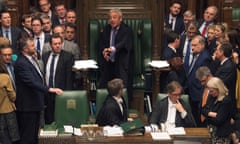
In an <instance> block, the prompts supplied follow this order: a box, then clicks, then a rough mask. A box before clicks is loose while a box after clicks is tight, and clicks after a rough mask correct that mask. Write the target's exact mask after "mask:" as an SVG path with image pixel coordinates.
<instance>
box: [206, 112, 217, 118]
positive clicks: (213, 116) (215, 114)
mask: <svg viewBox="0 0 240 144" xmlns="http://www.w3.org/2000/svg"><path fill="white" fill-rule="evenodd" d="M208 116H209V117H212V118H215V117H216V116H217V113H216V112H209V113H208Z"/></svg>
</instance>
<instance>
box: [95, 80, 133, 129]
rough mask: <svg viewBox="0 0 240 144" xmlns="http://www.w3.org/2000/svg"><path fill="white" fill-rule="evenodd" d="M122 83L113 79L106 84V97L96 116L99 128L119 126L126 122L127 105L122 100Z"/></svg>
mask: <svg viewBox="0 0 240 144" xmlns="http://www.w3.org/2000/svg"><path fill="white" fill-rule="evenodd" d="M123 87H124V85H123V81H122V80H121V79H113V80H111V81H109V82H108V83H107V90H108V93H109V94H108V96H107V98H106V100H105V101H104V103H103V106H102V108H101V109H100V112H99V113H98V115H97V119H96V123H97V124H98V125H99V126H106V125H109V126H113V125H120V124H121V123H123V122H127V120H128V112H127V105H126V102H125V100H124V98H123V96H122V95H123Z"/></svg>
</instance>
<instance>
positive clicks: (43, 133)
mask: <svg viewBox="0 0 240 144" xmlns="http://www.w3.org/2000/svg"><path fill="white" fill-rule="evenodd" d="M39 135H40V136H43V137H55V136H57V135H58V130H55V131H44V130H43V129H41V130H40V134H39Z"/></svg>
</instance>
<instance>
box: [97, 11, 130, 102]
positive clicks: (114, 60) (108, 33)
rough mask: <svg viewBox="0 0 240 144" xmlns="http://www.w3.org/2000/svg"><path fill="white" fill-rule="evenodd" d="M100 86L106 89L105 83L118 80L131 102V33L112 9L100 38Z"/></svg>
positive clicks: (119, 14)
mask: <svg viewBox="0 0 240 144" xmlns="http://www.w3.org/2000/svg"><path fill="white" fill-rule="evenodd" d="M99 42H100V46H99V48H100V59H99V65H100V72H101V79H100V86H99V87H101V88H106V86H107V82H108V81H110V80H112V79H114V78H120V79H122V80H123V83H124V86H126V87H127V91H128V97H129V100H130V101H131V91H132V88H131V86H132V81H133V73H132V72H133V60H134V59H133V58H134V57H133V49H134V47H133V44H134V42H133V32H132V29H131V28H130V27H129V26H127V25H126V24H125V23H123V22H122V12H121V10H119V9H112V10H110V12H109V24H108V25H107V26H106V27H105V28H104V30H103V32H102V36H101V37H100V41H99Z"/></svg>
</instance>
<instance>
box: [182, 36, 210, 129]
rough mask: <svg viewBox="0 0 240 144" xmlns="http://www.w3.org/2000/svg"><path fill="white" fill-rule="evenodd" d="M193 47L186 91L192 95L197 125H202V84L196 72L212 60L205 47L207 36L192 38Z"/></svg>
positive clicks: (191, 101)
mask: <svg viewBox="0 0 240 144" xmlns="http://www.w3.org/2000/svg"><path fill="white" fill-rule="evenodd" d="M191 48H192V53H193V58H192V62H191V64H190V66H189V71H188V73H186V78H187V79H186V92H187V94H189V96H190V105H191V108H192V112H193V116H194V118H195V120H196V123H197V126H200V125H201V122H200V117H199V114H200V113H199V112H200V110H199V104H200V101H201V99H202V92H201V87H202V86H201V84H200V83H199V81H198V79H197V78H196V76H195V73H196V71H197V69H198V68H199V67H200V66H208V65H209V63H210V61H211V57H210V54H209V52H208V50H207V49H205V38H204V37H203V36H201V35H197V36H195V37H194V38H193V39H192V41H191Z"/></svg>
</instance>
